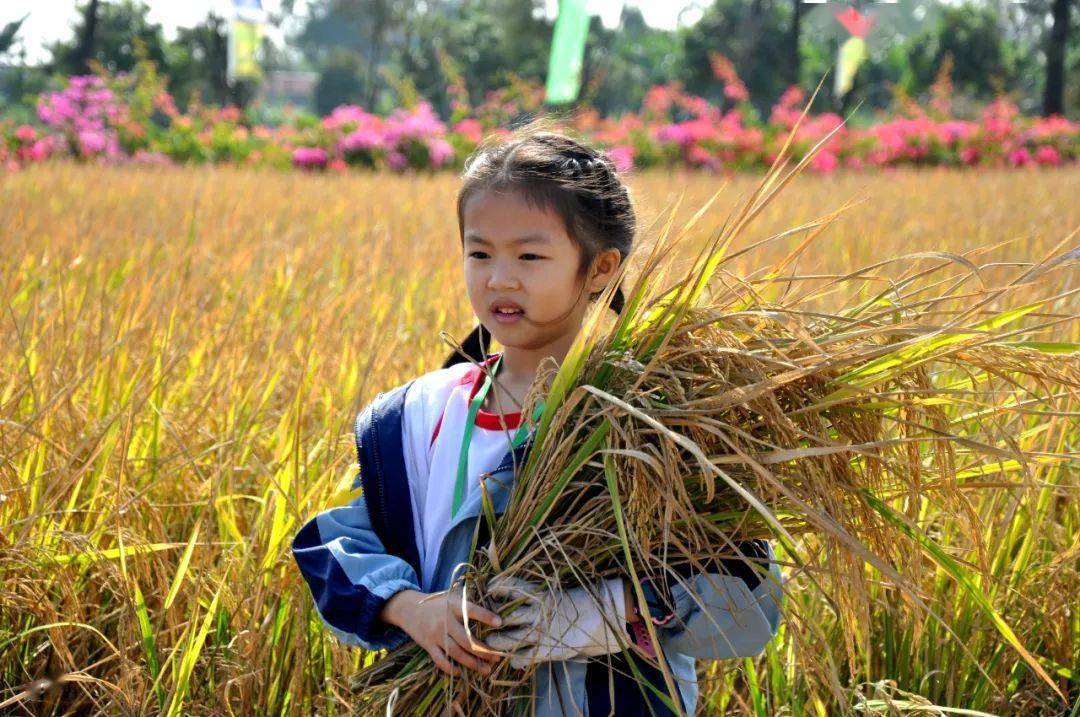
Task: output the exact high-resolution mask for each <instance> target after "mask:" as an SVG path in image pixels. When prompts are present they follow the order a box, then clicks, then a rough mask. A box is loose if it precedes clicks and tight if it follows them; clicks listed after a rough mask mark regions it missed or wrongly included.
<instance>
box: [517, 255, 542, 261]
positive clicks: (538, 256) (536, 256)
mask: <svg viewBox="0 0 1080 717" xmlns="http://www.w3.org/2000/svg"><path fill="white" fill-rule="evenodd" d="M530 256H531V257H532V258H533V259H543V258H544V257H542V256H540V255H539V254H522V255H521V258H522V259H525V258H527V257H530ZM533 259H530V260H529V261H532V260H533Z"/></svg>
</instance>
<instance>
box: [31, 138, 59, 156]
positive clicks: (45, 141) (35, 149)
mask: <svg viewBox="0 0 1080 717" xmlns="http://www.w3.org/2000/svg"><path fill="white" fill-rule="evenodd" d="M51 140H52V137H42V138H41V139H39V140H38V141H36V142H34V143H33V144H32V145H30V150H29V152H27V156H28V157H29V158H30V159H32V160H34V161H35V162H40V161H41V160H43V159H45V158H46V157H48V156H49V155H50V154H51V153H52V150H53V143H52V141H51Z"/></svg>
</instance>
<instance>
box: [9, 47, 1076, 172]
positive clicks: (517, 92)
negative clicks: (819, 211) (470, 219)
mask: <svg viewBox="0 0 1080 717" xmlns="http://www.w3.org/2000/svg"><path fill="white" fill-rule="evenodd" d="M710 62H711V66H712V70H713V73H714V75H715V76H716V79H717V81H718V82H719V83H720V86H721V87H722V90H723V92H722V94H723V99H722V104H721V105H720V106H717V105H714V104H712V103H710V102H709V101H708V100H706V99H705V98H702V97H698V96H695V95H693V94H690V93H687V92H685V91H684V90H683V88H682V86H681V84H680V83H678V82H672V83H669V84H666V85H658V86H655V87H653V88H651V89H650V90H649V91H648V93H647V94H646V96H645V99H644V101H643V103H642V106H641V108H640V109H639V110H638V111H637V112H632V113H627V114H624V115H622V116H620V117H602V116H600V115H599V113H598V112H597V111H596V110H595V109H593V108H591V107H587V106H583V107H579V108H576V109H575V111H574V113H573V115H572V118H571V120H570V123H571V125H572V127H573V129H574V130H575V131H576V132H577V133H579V134H580V135H582V136H584V137H587V138H588V139H589V140H590V141H591V142H593V143H594V144H596V145H597V146H598V147H600V148H601V149H602V150H603V151H604V152H605V153H606V154H607V156H608V157H609V158H611V160H612V162H613V163H614V164H615V166H616V168H617V169H618V170H619V171H621V172H629V171H632V170H635V169H643V168H647V167H656V166H660V167H668V168H674V167H691V168H697V169H701V170H705V171H710V172H729V171H737V170H762V169H764V168H767V167H768V166H769V165H770V163H771V162H772V161H773V160H774V159H775V158H776V156H777V155H778V153H779V151H780V147H781V146H782V144H783V143H784V142H785V141H786V140H787V138H788V136H789V134H790V133H791V131H792V129H793V128H794V127H795V124H796V122H797V121H798V120H799V118H800V117H801V116H802V113H803V109H804V107H805V104H806V102H807V96H806V93H805V92H804V91H803V90H802V89H800V88H798V87H794V86H793V87H790V88H788V90H787V91H785V92H784V93H783V95H781V97H780V98H779V99H778V100H777V102H776V104H775V105H773V107H772V108H771V111H770V112H769V116H768V117H767V118H765V119H764V120H763V119H761V118H760V117H759V116H758V115H757V113H756V111H755V110H754V108H753V106H752V105H751V104H750V103H749V101H748V99H749V97H748V94H747V91H746V86H745V85H744V84H743V83H742V81H741V80H740V79H739V77H738V74H737V73H736V72H735V68H734V66H733V65H732V63H731V62H730V61H728V60H727V59H726V58H725V57H723V56H722V55H719V54H716V53H713V54H712V55H710ZM946 80H947V78H944V79H939V81H938V82H936V83H935V85H934V88H933V91H932V94H933V101H932V102H931V103H930V104H929V106H927V107H921V106H919V105H918V104H916V103H915V102H914V101H912V100H910V99H907V98H903V97H899V98H898V99H897V109H896V111H895V113H894V114H892V115H887V114H885V113H879V114H878V116H877V117H876V119H875V121H873V122H872V123H869V124H865V125H854V124H844V121H843V118H842V117H840V116H839V115H837V114H835V113H831V112H818V113H809V114H807V116H805V117H803V118H802V121H801V122H800V123H799V126H798V129H797V130H795V134H794V136H793V137H792V153H793V156H794V158H795V159H799V158H801V157H802V156H805V155H806V154H807V153H809V152H810V151H811V149H812V148H813V147H815V146H816V145H818V144H819V143H820V144H821V145H822V146H821V148H820V151H819V152H818V154H817V155H816V156H815V158H814V159H813V160H812V162H811V163H810V169H811V171H815V172H820V173H830V172H835V171H838V170H841V169H845V170H872V169H877V168H886V167H897V166H955V167H1000V168H1013V167H1015V168H1018V169H1019V168H1034V167H1057V166H1062V165H1066V164H1070V163H1074V162H1076V161H1077V159H1078V157H1080V131H1078V130H1080V125H1078V124H1077V123H1074V122H1072V121H1070V120H1068V119H1066V118H1064V117H1050V118H1031V117H1025V116H1023V115H1021V114H1020V113H1019V112H1018V110H1017V108H1016V105H1015V104H1013V103H1012V102H1010V101H1009V100H1007V99H1004V98H1001V99H997V100H995V101H993V102H991V103H989V104H987V105H986V106H985V107H983V108H982V110H981V112H980V113H979V114H978V116H976V117H967V118H960V117H954V116H952V101H951V84H950V83H949V82H947V81H946ZM454 83H455V84H454V87H453V88H452V89H453V93H452V94H453V105H454V107H453V117H452V119H451V122H450V123H449V125H448V124H447V123H445V122H444V121H443V120H442V119H441V118H440V117H439V116H438V115H437V114H436V113H435V111H434V109H433V108H432V106H431V105H430V104H429V103H428V102H427V101H425V100H422V99H420V100H417V101H416V102H414V103H411V105H410V106H408V107H400V108H398V109H395V110H393V111H392V112H390V113H389V115H388V116H386V117H382V116H379V115H376V114H374V113H371V112H368V111H367V110H365V109H363V108H361V107H357V106H355V105H342V106H340V107H337V108H336V109H334V110H333V112H331V113H330V114H329V115H327V116H326V117H322V118H319V117H314V116H312V115H309V114H306V113H304V112H298V111H296V110H295V109H292V108H286V109H285V110H284V111H283V112H282V116H281V121H280V122H275V125H276V126H267V125H264V124H259V123H258V122H256V121H253V120H252V119H251V115H250V114H248V113H245V112H244V111H242V110H240V109H238V108H236V107H220V108H215V107H204V106H201V105H198V104H196V105H195V106H192V107H189V108H188V109H187V111H186V112H183V113H182V112H180V111H179V110H178V109H177V107H176V104H175V102H174V101H173V98H172V96H171V95H170V94H169V93H168V91H167V90H166V88H165V85H164V81H163V80H161V79H160V78H159V77H158V76H157V74H156V71H155V70H154V69H153V67H152V66H150V67H148V68H147V67H142V68H140V69H139V70H137V71H136V72H134V73H129V74H123V75H117V76H116V77H112V78H102V77H98V76H93V75H91V76H81V77H71V78H68V81H67V85H66V87H64V88H63V89H62V90H59V91H55V92H47V93H44V94H42V95H41V97H40V98H39V101H38V107H37V115H38V119H39V121H40V124H39V125H27V124H22V125H15V124H14V123H12V122H3V121H0V169H4V170H7V171H12V170H15V169H18V168H19V167H21V166H24V165H27V164H31V163H35V162H42V161H46V160H51V159H56V158H65V157H66V158H71V159H76V160H79V161H91V160H92V161H106V162H118V161H130V162H134V163H139V164H154V165H163V164H176V163H201V162H214V163H232V164H239V165H244V166H256V167H268V166H269V167H278V168H288V167H295V168H298V169H304V170H308V171H323V170H329V171H337V172H341V171H346V170H348V169H349V168H363V169H370V170H388V171H394V172H403V171H407V170H438V169H453V168H459V167H460V166H461V164H462V162H463V161H464V159H465V157H467V156H468V155H469V154H470V153H471V152H472V151H473V150H474V149H475V148H476V146H477V145H478V144H479V143H480V141H481V140H482V139H483V137H484V136H487V135H496V136H499V135H504V134H506V133H508V132H509V130H508V129H507V127H509V126H511V125H512V124H513V123H514V122H516V121H517V120H519V119H521V118H525V117H528V116H530V115H533V114H537V113H543V112H544V105H543V88H542V87H539V86H537V85H534V84H530V83H528V82H525V81H521V80H516V79H515V80H514V81H513V82H512V83H511V84H510V85H509V86H507V87H505V88H502V89H500V90H497V91H492V92H490V93H489V94H488V95H487V97H486V98H485V99H484V101H483V102H482V103H481V104H479V105H477V106H475V107H474V106H470V105H469V103H468V93H467V92H466V91H465V90H464V79H463V78H462V77H461V76H460V75H454Z"/></svg>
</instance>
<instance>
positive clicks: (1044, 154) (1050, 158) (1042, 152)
mask: <svg viewBox="0 0 1080 717" xmlns="http://www.w3.org/2000/svg"><path fill="white" fill-rule="evenodd" d="M1035 161H1036V162H1038V163H1039V164H1051V165H1054V166H1057V165H1059V164H1061V153H1060V152H1058V151H1057V149H1056V148H1055V147H1051V146H1050V145H1048V144H1044V145H1043V146H1041V147H1039V148H1038V149H1037V150H1035Z"/></svg>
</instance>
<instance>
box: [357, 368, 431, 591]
mask: <svg viewBox="0 0 1080 717" xmlns="http://www.w3.org/2000/svg"><path fill="white" fill-rule="evenodd" d="M413 380H415V379H413ZM411 384H412V380H410V381H409V382H407V383H405V384H402V385H401V386H398V387H397V388H394V389H392V390H390V391H387V392H386V393H381V394H379V395H378V396H376V397H375V400H374V401H372V403H371V405H370V406H369V407H368V408H367V409H365V410H363V411H361V412H360V413H359V415H357V417H356V426H355V434H356V459H357V463H358V464H359V466H360V484H361V486H362V488H363V495H364V501H365V502H366V503H367V509H368V515H369V516H370V517H371V527H372V529H373V530H374V531H375V534H376V535H377V536H378V537H379V540H380V542H382V544H383V547H384V548H385V549H386V552H387V553H389V554H390V555H396V556H397V557H399V558H401V559H402V560H404V561H405V562H407V563H409V565H411V566H412V568H413V570H415V571H416V574H417V576H419V575H420V553H419V551H418V550H417V548H416V536H415V534H414V533H413V515H412V493H411V491H410V489H409V477H408V473H407V472H406V470H405V455H404V447H403V446H402V442H401V422H402V420H403V419H404V414H405V394H406V392H407V391H408V389H409V386H410V385H411Z"/></svg>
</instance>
